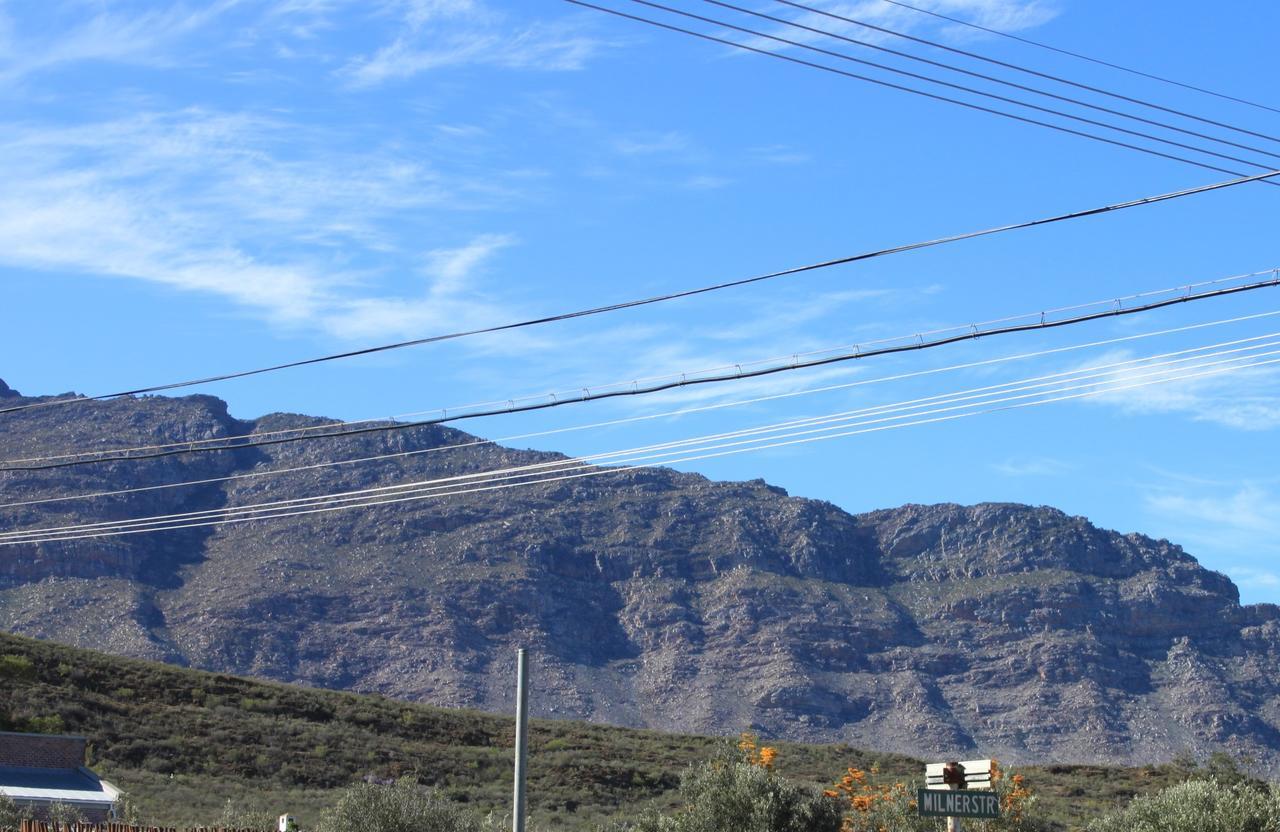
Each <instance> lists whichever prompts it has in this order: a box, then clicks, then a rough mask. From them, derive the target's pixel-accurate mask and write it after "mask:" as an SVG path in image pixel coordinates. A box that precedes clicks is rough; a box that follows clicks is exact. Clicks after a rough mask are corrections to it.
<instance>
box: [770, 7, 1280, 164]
mask: <svg viewBox="0 0 1280 832" xmlns="http://www.w3.org/2000/svg"><path fill="white" fill-rule="evenodd" d="M775 2H777V3H781V4H782V5H784V6H790V7H792V8H794V9H800V10H801V11H806V12H810V13H811V14H818V15H822V16H823V17H827V18H831V19H832V20H839V21H842V22H844V23H852V24H854V25H855V26H862V27H863V28H866V29H871V30H873V31H876V32H881V33H883V34H886V35H892V36H894V37H899V38H904V39H906V40H910V41H914V42H916V43H922V44H926V45H928V46H932V47H934V48H936V49H942V50H945V51H947V52H951V53H953V54H956V55H964V56H965V57H966V58H973V59H974V60H978V61H984V62H985V63H989V64H994V65H996V66H1002V67H1005V68H1006V69H1012V70H1016V71H1017V72H1024V73H1026V74H1028V75H1034V76H1036V77H1038V78H1044V79H1046V80H1049V81H1057V82H1058V83H1059V84H1066V85H1067V86H1070V87H1075V88H1077V89H1082V90H1088V91H1089V92H1094V93H1097V94H1099V95H1105V96H1108V97H1109V98H1115V99H1118V100H1120V101H1128V102H1129V103H1130V104H1138V105H1140V106H1142V107H1149V108H1151V109H1153V110H1160V111H1161V112H1165V113H1169V114H1171V115H1176V116H1181V117H1182V118H1187V119H1191V120H1192V121H1198V122H1201V123H1202V124H1212V125H1213V126H1215V127H1221V128H1223V129H1225V130H1231V131H1233V132H1236V133H1243V134H1245V135H1249V136H1254V137H1256V138H1259V139H1266V140H1267V141H1271V142H1280V138H1277V137H1275V136H1270V135H1268V134H1266V133H1259V132H1256V131H1254V130H1249V129H1246V128H1243V127H1236V126H1234V125H1231V124H1227V123H1226V122H1222V121H1215V120H1213V119H1211V118H1204V117H1203V116H1198V115H1195V114H1194V113H1188V112H1184V111H1183V110H1177V109H1174V108H1172V107H1165V106H1163V105H1161V104H1155V103H1153V102H1150V101H1146V100H1144V99H1141V98H1134V97H1133V96H1129V95H1123V94H1121V93H1118V92H1112V91H1110V90H1106V89H1103V88H1101V87H1095V86H1091V85H1089V84H1083V83H1080V82H1078V81H1072V80H1071V79H1070V78H1063V77H1062V76H1060V75H1051V74H1049V73H1047V72H1040V71H1038V70H1035V69H1030V68H1028V67H1025V66H1022V65H1020V64H1015V63H1011V62H1009V61H1002V60H999V59H997V58H992V57H989V56H987V55H982V54H979V53H977V52H973V51H970V50H966V49H959V48H957V47H954V46H948V45H947V44H945V43H939V42H938V41H934V40H929V39H928V38H922V37H917V36H916V35H910V34H907V33H906V32H900V31H898V30H896V29H890V28H888V27H885V26H877V25H876V24H874V23H868V22H867V21H865V20H859V19H857V18H853V17H849V16H847V15H842V14H837V13H836V12H830V11H827V10H825V9H820V8H817V7H815V6H811V5H806V4H804V3H799V2H796V0H775Z"/></svg>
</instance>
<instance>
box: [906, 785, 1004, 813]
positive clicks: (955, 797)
mask: <svg viewBox="0 0 1280 832" xmlns="http://www.w3.org/2000/svg"><path fill="white" fill-rule="evenodd" d="M916 806H917V808H918V809H919V811H920V814H921V815H923V816H925V817H935V818H946V817H951V818H998V817H1000V796H999V795H998V794H996V793H995V792H990V791H986V792H976V791H967V790H964V791H962V790H959V789H948V790H946V791H943V790H941V789H918V790H917V792H916Z"/></svg>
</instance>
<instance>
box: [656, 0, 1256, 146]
mask: <svg viewBox="0 0 1280 832" xmlns="http://www.w3.org/2000/svg"><path fill="white" fill-rule="evenodd" d="M633 2H643V0H633ZM703 2H705V3H709V4H711V5H713V6H720V7H722V8H726V9H732V10H733V11H736V12H739V13H741V14H746V15H751V16H753V17H758V18H761V19H763V20H769V21H772V22H774V23H779V24H782V25H784V26H790V27H792V28H796V29H803V30H805V31H808V32H812V33H814V34H817V35H822V36H825V37H829V38H835V39H837V40H841V41H844V42H845V43H852V44H855V45H857V46H861V47H864V48H866V49H874V50H876V51H878V52H884V53H886V54H889V55H895V56H897V57H899V58H904V59H906V60H910V61H917V62H919V63H923V64H928V65H929V66H936V67H939V68H941V69H945V70H947V71H949V72H957V73H960V74H962V75H968V76H970V77H972V78H981V79H982V80H984V81H991V82H993V83H996V84H1002V85H1004V86H1007V87H1012V88H1014V89H1019V90H1023V91H1025V92H1030V93H1034V94H1035V95H1042V96H1045V97H1047V98H1052V99H1055V100H1057V101H1064V102H1067V103H1070V104H1075V105H1077V106H1080V107H1087V108H1089V109H1091V110H1097V111H1099V112H1103V113H1108V114H1110V115H1115V116H1120V117H1121V118H1126V119H1131V120H1133V121H1137V122H1140V123H1142V124H1149V125H1152V126H1153V127H1159V128H1162V129H1164V130H1172V131H1174V132H1176V133H1182V134H1184V135H1187V136H1195V137H1197V138H1201V139H1206V140H1208V141H1212V142H1217V143H1219V144H1224V145H1229V146H1231V147H1236V148H1239V149H1241V150H1249V151H1252V152H1254V153H1261V154H1263V155H1264V156H1272V157H1277V158H1280V154H1277V153H1274V152H1272V151H1270V150H1264V149H1262V148H1260V147H1254V146H1253V145H1248V144H1241V143H1240V142H1235V141H1231V140H1229V139H1224V138H1221V137H1219V136H1214V135H1211V134H1208V133H1201V132H1199V131H1197V130H1189V129H1187V128H1185V127H1179V126H1177V125H1173V124H1168V123H1166V122H1163V121H1157V120H1155V119H1150V118H1145V117H1143V116H1139V115H1134V114H1133V113H1128V112H1125V111H1124V110H1117V109H1115V108H1112V107H1104V106H1102V105H1100V104H1095V103H1093V102H1090V101H1084V100H1082V99H1079V98H1072V97H1071V96H1067V95H1060V94H1058V93H1054V92H1049V91H1048V90H1043V89H1040V88H1039V87H1032V86H1028V85H1026V84H1019V83H1017V82H1015V81H1010V80H1008V79H1005V78H999V77H997V76H994V75H987V74H986V73H982V72H975V71H973V70H971V69H966V68H964V67H960V66H956V65H955V64H949V63H946V62H945V61H935V60H931V59H929V58H926V57H923V56H922V55H915V54H913V53H911V52H904V51H902V50H901V49H893V48H891V47H888V46H883V45H881V44H877V43H872V42H870V41H865V40H859V39H857V38H851V37H848V36H847V35H842V34H839V33H838V32H832V31H829V30H827V29H820V28H818V27H816V26H809V25H806V24H804V23H800V22H799V21H796V20H787V19H786V18H784V17H778V16H776V15H771V14H766V13H764V12H761V11H756V10H754V9H748V8H744V7H742V6H737V5H734V4H733V3H727V2H724V0H703ZM645 5H650V4H648V3H645ZM658 8H664V9H665V8H666V7H664V6H658ZM670 11H673V12H674V13H676V14H685V13H684V12H679V11H675V10H670ZM724 25H727V24H724ZM730 28H735V27H730ZM753 34H754V33H753ZM762 36H763V37H772V36H770V35H762ZM788 42H789V41H788ZM850 60H856V59H853V58H850ZM871 65H872V66H877V67H878V66H880V64H871ZM883 68H887V67H883ZM888 69H890V71H892V72H898V70H895V69H892V68H888ZM913 77H920V78H925V80H931V81H932V80H933V79H929V78H927V77H926V76H913ZM937 83H941V82H937ZM961 89H968V88H965V87H961ZM980 94H983V95H985V94H986V93H980ZM1002 100H1006V101H1014V99H1002ZM1015 103H1021V102H1016V101H1015ZM1028 106H1030V105H1028ZM1050 112H1056V111H1050ZM1090 123H1097V122H1090ZM1178 146H1180V147H1187V148H1191V149H1198V148H1192V147H1191V146H1190V145H1182V144H1180V145H1178ZM1229 158H1234V157H1229ZM1236 161H1241V160H1238V159H1237V160H1236Z"/></svg>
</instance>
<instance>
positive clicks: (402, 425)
mask: <svg viewBox="0 0 1280 832" xmlns="http://www.w3.org/2000/svg"><path fill="white" fill-rule="evenodd" d="M1271 274H1272V277H1271V278H1269V279H1267V280H1262V281H1255V282H1253V283H1249V284H1244V285H1241V286H1232V287H1229V288H1223V289H1215V290H1212V291H1205V292H1200V293H1197V294H1186V295H1179V296H1177V297H1174V298H1169V299H1165V300H1160V301H1152V302H1150V303H1145V304H1142V305H1140V306H1132V307H1124V308H1116V309H1107V310H1104V311H1100V312H1093V313H1089V314H1084V315H1076V316H1073V317H1070V318H1063V319H1059V320H1043V321H1039V322H1035V323H1027V324H1017V325H1011V326H1005V327H1000V328H998V329H990V330H986V331H977V330H975V331H973V332H966V333H963V334H957V335H951V336H947V337H941V338H935V339H933V340H930V341H925V340H923V339H922V340H920V341H919V342H916V343H909V344H899V345H895V346H886V347H881V348H878V349H871V350H865V351H864V350H860V349H855V351H853V352H851V353H844V354H841V355H834V356H826V357H823V358H814V359H809V360H806V361H794V362H792V363H790V364H786V365H782V366H774V367H765V368H760V369H755V370H742V369H740V368H739V369H738V371H737V372H734V373H725V374H721V375H717V376H703V377H700V378H681V379H679V380H672V381H667V382H662V383H658V384H651V385H648V386H646V387H635V388H632V389H622V390H612V391H607V392H602V393H591V391H590V390H588V389H584V390H583V391H582V393H581V395H579V396H577V397H575V398H572V399H554V400H552V401H544V402H537V403H534V404H526V405H520V406H515V405H511V406H507V407H498V408H491V409H488V410H480V411H474V412H471V413H460V414H456V415H453V416H447V415H446V416H441V417H440V418H437V419H421V420H418V421H414V422H398V423H391V424H381V425H370V426H367V427H362V428H353V429H349V430H339V431H332V432H330V433H320V434H308V435H304V436H288V437H279V438H276V439H269V440H264V441H261V442H242V443H238V444H227V445H220V446H203V447H189V448H177V449H172V450H167V451H155V452H151V453H145V454H134V455H124V456H101V457H95V458H90V459H73V460H66V461H62V462H47V463H42V464H38V465H10V466H6V467H0V473H6V472H13V471H45V470H50V469H55V468H70V467H75V466H80V465H95V464H101V463H109V462H132V461H137V460H145V459H158V458H161V457H169V456H178V455H182V454H194V453H210V452H221V451H234V450H240V449H244V448H259V447H264V446H271V445H282V444H288V443H293V442H307V441H314V440H318V439H332V438H335V437H341V436H356V435H362V434H369V433H384V432H388V431H400V430H410V429H414V428H420V427H427V426H432V425H440V424H446V423H449V422H456V421H461V420H463V419H476V418H480V417H484V416H500V415H506V414H510V413H525V412H529V411H534V410H548V409H551V408H555V407H563V406H565V405H569V404H579V403H582V402H587V401H598V400H602V399H615V398H629V397H634V396H643V395H649V394H652V393H658V392H662V391H665V390H674V389H677V388H681V387H693V386H698V385H703V384H713V383H719V382H729V381H740V380H743V379H748V378H758V377H761V376H767V375H773V374H775V373H781V372H790V371H792V370H799V369H807V368H810V367H820V366H825V365H828V364H836V363H840V362H845V361H856V360H861V359H866V358H871V357H874V356H880V355H892V354H895V353H902V352H917V351H920V350H926V349H933V348H936V347H941V346H945V345H947V344H954V343H958V342H960V341H973V340H978V339H981V338H987V337H991V336H993V335H1007V334H1013V333H1018V332H1030V331H1033V330H1044V329H1056V328H1059V327H1063V326H1071V325H1075V324H1080V323H1085V322H1088V321H1096V320H1101V319H1103V318H1115V317H1121V316H1127V315H1134V314H1138V313H1141V312H1148V311H1151V310H1155V309H1162V308H1164V307H1167V306H1174V305H1177V304H1182V303H1191V302H1195V301H1199V300H1207V299H1209V298H1214V297H1223V296H1226V295H1234V294H1239V293H1241V292H1249V291H1255V290H1257V289H1264V288H1270V287H1274V286H1280V273H1277V272H1272V273H1271Z"/></svg>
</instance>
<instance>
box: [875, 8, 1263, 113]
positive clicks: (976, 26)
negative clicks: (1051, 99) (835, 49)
mask: <svg viewBox="0 0 1280 832" xmlns="http://www.w3.org/2000/svg"><path fill="white" fill-rule="evenodd" d="M884 2H886V3H892V4H893V5H895V6H901V7H902V8H904V9H911V10H912V11H913V12H920V13H921V14H927V15H931V16H933V17H937V18H941V19H942V20H947V21H950V22H951V23H958V24H960V25H961V26H968V27H969V28H971V29H978V30H979V31H982V32H986V33H988V34H991V35H999V36H1000V37H1002V38H1009V39H1010V40H1016V41H1019V42H1021V43H1025V44H1027V45H1028V46H1036V47H1039V48H1040V49H1047V50H1049V51H1050V52H1057V53H1058V54H1060V55H1068V56H1070V57H1072V58H1079V59H1080V60H1082V61H1088V62H1089V63H1093V64H1098V65H1100V66H1105V67H1110V68H1111V69H1118V70H1120V71H1121V72H1128V73H1129V74H1131V75H1138V76H1141V77H1143V78H1149V79H1151V80H1152V81H1159V82H1161V83H1163V84H1172V85H1173V86H1175V87H1182V88H1183V89H1187V90H1193V91H1195V92H1199V93H1204V94H1205V95H1212V96H1214V97H1215V98H1222V99H1225V100H1227V101H1234V102H1236V103H1237V104H1247V105H1248V106H1250V107H1257V108H1258V109H1259V110H1270V111H1271V112H1273V113H1280V109H1277V108H1275V107H1271V106H1268V105H1266V104H1259V103H1258V102H1256V101H1250V100H1248V99H1246V98H1237V97H1236V96H1234V95H1227V94H1226V93H1221V92H1214V91H1213V90H1210V89H1205V88H1204V87H1197V86H1195V85H1194V84H1187V83H1184V82H1182V81H1175V80H1173V79H1172V78H1165V77H1163V76H1160V75H1154V74H1152V73H1150V72H1143V71H1142V70H1140V69H1133V68H1131V67H1127V66H1121V65H1120V64H1116V63H1112V62H1110V61H1104V60H1102V59H1101V58H1093V57H1090V56H1089V55H1084V54H1081V53H1080V52H1072V51H1071V50H1070V49H1062V48H1061V47H1058V46H1052V45H1050V44H1048V43H1044V42H1043V41H1038V40H1032V39H1031V38H1024V37H1022V36H1021V35H1015V34H1012V33H1010V32H1002V31H1000V30H999V29H991V28H989V27H987V26H982V25H980V24H978V23H973V22H971V21H968V20H961V19H960V18H957V17H949V16H947V15H945V14H942V13H940V12H934V11H930V10H928V9H922V8H920V7H919V6H913V5H911V4H910V3H903V2H901V0H884Z"/></svg>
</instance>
